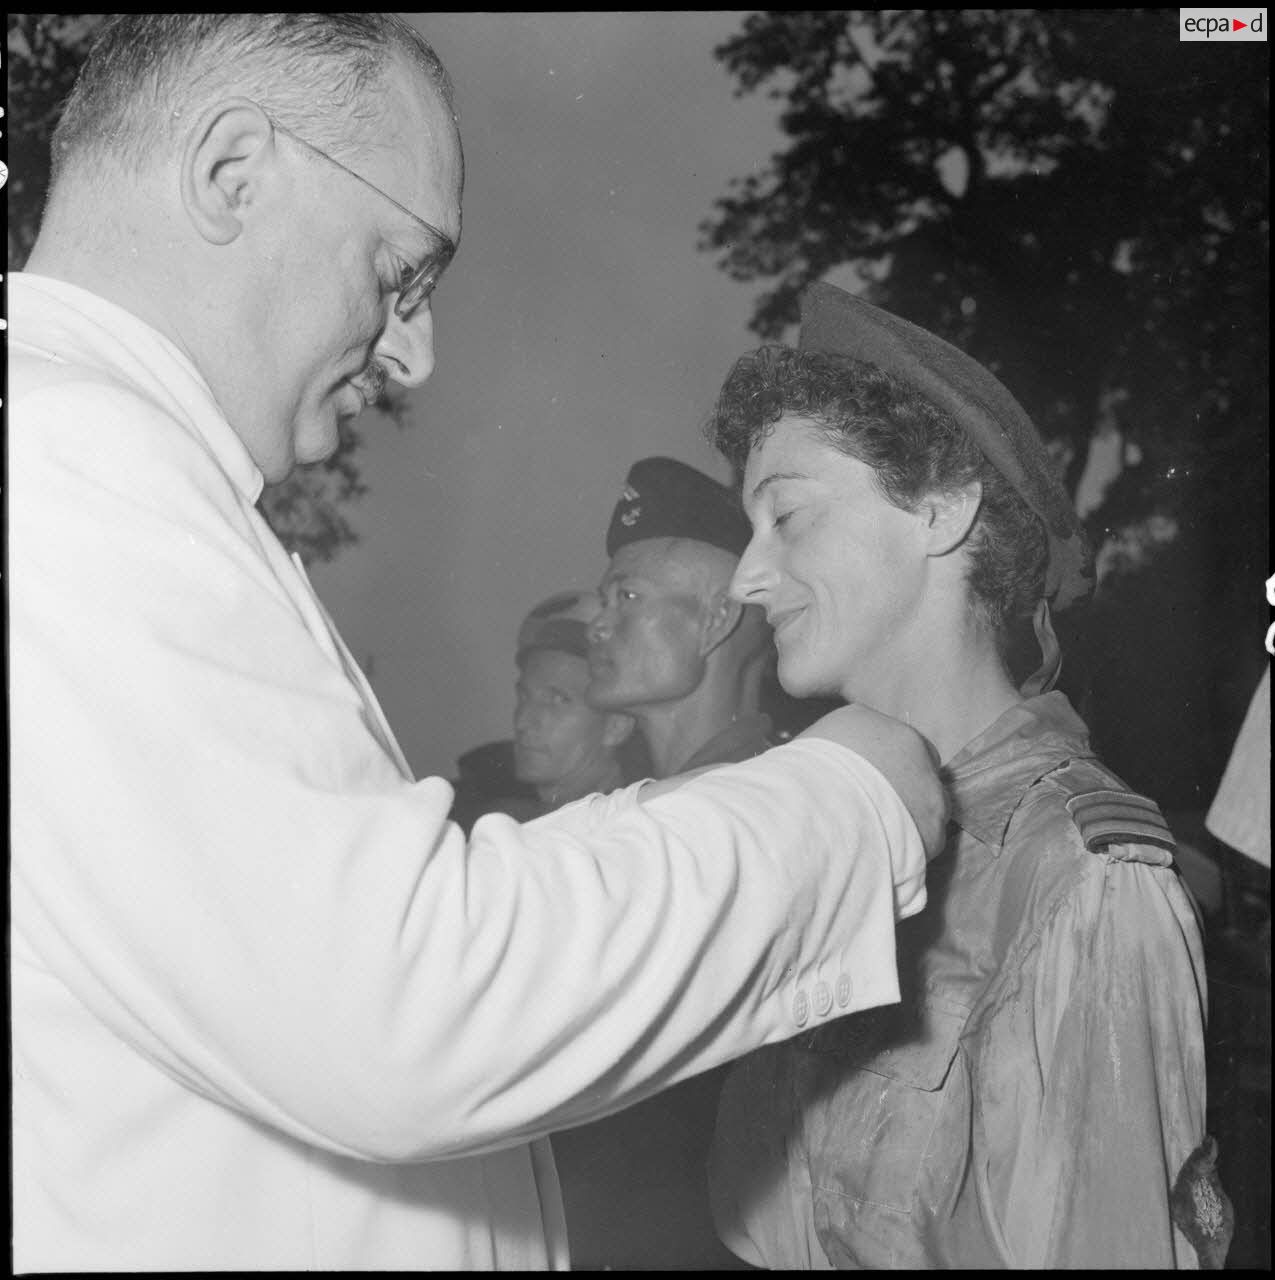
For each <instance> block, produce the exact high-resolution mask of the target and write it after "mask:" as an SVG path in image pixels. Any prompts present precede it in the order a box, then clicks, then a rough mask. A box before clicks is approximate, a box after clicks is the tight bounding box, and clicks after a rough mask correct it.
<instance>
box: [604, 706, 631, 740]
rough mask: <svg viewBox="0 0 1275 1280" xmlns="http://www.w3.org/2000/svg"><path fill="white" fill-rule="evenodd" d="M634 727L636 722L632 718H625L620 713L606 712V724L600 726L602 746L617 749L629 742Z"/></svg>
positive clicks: (622, 713)
mask: <svg viewBox="0 0 1275 1280" xmlns="http://www.w3.org/2000/svg"><path fill="white" fill-rule="evenodd" d="M636 727H637V721H636V720H635V719H634V718H633V717H632V716H626V715H625V714H624V712H622V711H608V712H607V719H606V724H604V725H603V726H602V745H603V746H604V747H618V746H619V745H620V744H621V743H622V742H627V741H628V740H629V735H630V734H632V732H633V730H634V729H635V728H636Z"/></svg>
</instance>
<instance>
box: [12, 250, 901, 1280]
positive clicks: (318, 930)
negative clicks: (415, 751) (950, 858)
mask: <svg viewBox="0 0 1275 1280" xmlns="http://www.w3.org/2000/svg"><path fill="white" fill-rule="evenodd" d="M9 289H10V293H9V300H10V314H9V320H10V330H9V339H10V345H9V356H10V368H9V372H10V397H11V398H10V409H11V415H10V422H9V439H8V445H9V457H8V462H9V467H8V479H9V493H8V495H7V497H8V500H9V528H8V534H9V542H8V548H7V549H8V569H9V579H8V583H7V586H8V591H9V637H8V638H9V656H10V663H11V665H10V715H11V735H12V736H11V753H10V804H11V832H10V847H11V859H10V919H11V924H10V982H11V1011H12V1013H11V1016H12V1039H11V1049H12V1071H13V1093H14V1097H13V1108H12V1124H13V1138H12V1186H13V1249H14V1252H13V1264H14V1267H15V1269H16V1270H18V1271H24V1270H53V1271H56V1270H116V1271H130V1270H175V1271H181V1270H208V1269H218V1270H227V1271H238V1270H244V1271H251V1270H270V1269H326V1270H361V1269H382V1268H385V1269H391V1268H418V1269H439V1270H449V1269H453V1268H478V1269H488V1268H494V1267H505V1268H531V1267H545V1266H562V1265H564V1264H565V1262H566V1251H565V1244H564V1229H563V1223H562V1213H561V1203H560V1199H559V1194H558V1187H557V1180H556V1177H555V1175H554V1170H553V1163H552V1158H551V1155H550V1152H549V1149H548V1144H547V1143H546V1142H543V1141H539V1140H538V1139H540V1138H541V1137H542V1136H543V1135H544V1134H546V1133H548V1132H550V1131H552V1130H554V1129H557V1128H561V1127H562V1126H563V1125H567V1124H571V1123H575V1122H578V1121H583V1120H590V1119H594V1118H596V1117H598V1116H600V1115H602V1114H604V1113H606V1112H607V1111H608V1110H610V1109H612V1108H614V1107H617V1106H622V1105H625V1104H626V1103H629V1102H632V1101H635V1100H637V1099H640V1098H641V1097H644V1096H646V1095H647V1094H649V1093H650V1092H653V1091H654V1090H656V1089H659V1088H661V1087H664V1086H666V1085H668V1084H670V1083H672V1082H674V1081H676V1080H678V1079H681V1078H683V1077H685V1076H688V1075H691V1074H694V1073H695V1072H697V1071H702V1070H705V1069H707V1068H709V1067H712V1066H715V1065H716V1064H717V1063H719V1062H721V1061H723V1060H725V1059H726V1058H729V1057H732V1056H736V1055H738V1054H739V1053H741V1052H744V1051H746V1050H747V1049H750V1048H753V1047H756V1046H757V1045H759V1044H762V1043H765V1042H767V1041H768V1040H773V1039H777V1038H780V1037H782V1036H785V1035H788V1034H791V1032H792V1030H793V1020H792V1002H793V1000H794V998H795V997H796V995H797V994H799V993H800V992H801V990H803V989H804V988H805V987H806V986H807V985H808V984H809V983H811V982H813V981H814V980H815V977H816V974H818V973H819V972H822V971H823V970H825V969H829V970H839V971H840V970H844V971H847V972H853V973H855V974H858V975H860V976H861V977H862V990H861V993H860V994H861V1000H862V1005H863V1007H868V1006H870V1005H872V1004H875V1003H878V1002H880V1001H885V1000H892V999H896V998H897V991H898V988H897V978H896V973H895V967H894V960H893V901H892V898H893V893H894V886H893V882H894V881H897V880H898V879H899V878H900V877H902V878H904V879H905V880H908V881H909V882H912V881H916V880H917V878H918V877H922V878H923V874H924V854H923V851H922V849H921V847H920V843H919V839H918V835H917V832H916V828H915V824H914V823H913V822H912V820H911V818H910V817H909V816H908V815H907V813H906V811H905V810H904V808H903V806H902V805H901V803H900V801H899V799H898V797H897V796H896V795H895V793H894V792H893V790H891V788H890V787H889V786H888V784H887V783H886V782H885V780H884V778H882V776H881V775H880V773H878V772H877V771H876V770H875V769H873V768H872V766H871V765H869V764H867V763H866V762H865V761H863V760H861V759H860V758H859V757H858V756H856V755H854V754H853V753H851V752H848V751H845V750H844V749H842V748H840V747H836V746H834V745H833V744H831V743H820V742H815V741H810V740H807V741H805V742H804V743H794V744H791V746H785V747H782V748H778V749H777V750H776V751H775V752H773V753H771V754H770V755H769V756H768V757H766V758H765V759H764V760H756V761H752V762H749V763H746V764H741V765H738V766H734V767H733V768H732V769H729V770H722V771H719V772H718V773H716V774H714V775H710V776H708V777H706V778H704V779H701V780H697V781H696V782H695V783H693V784H691V785H688V786H686V787H683V788H681V789H680V790H678V791H677V792H674V793H671V794H669V795H665V796H660V797H658V798H656V799H652V800H649V801H646V802H639V800H638V797H637V794H636V788H630V789H628V790H626V791H622V792H619V793H617V794H615V795H613V796H610V797H599V798H596V799H595V800H593V801H585V802H580V803H578V804H576V805H571V806H567V807H565V808H564V809H562V810H560V811H558V812H557V813H555V814H552V815H550V816H549V817H546V818H542V819H539V820H538V821H536V822H533V823H529V824H527V825H526V826H523V827H519V826H518V825H517V824H516V823H514V822H513V821H512V820H511V819H509V818H508V817H506V816H503V815H492V816H489V817H485V818H482V819H480V820H479V821H478V822H477V823H476V824H475V829H474V834H473V838H472V839H471V840H470V841H469V842H468V844H467V843H466V841H465V839H464V837H463V835H462V833H461V831H460V829H459V828H458V827H457V826H456V825H455V824H453V823H450V822H448V821H447V813H448V810H449V808H450V806H451V802H452V790H451V787H450V786H448V784H447V783H446V782H445V781H443V780H441V779H438V778H426V779H423V780H421V781H413V780H412V778H411V774H410V770H409V769H408V766H407V763H406V761H405V760H404V759H403V755H402V752H401V751H400V750H399V748H398V744H397V743H396V742H395V740H394V735H393V733H392V732H391V730H390V728H389V725H388V724H387V723H386V722H385V718H384V717H383V716H382V714H381V712H380V709H379V708H378V707H377V705H376V700H375V698H374V697H373V695H372V691H371V689H370V688H369V687H368V685H367V682H366V681H365V680H364V679H363V676H362V673H361V672H360V671H359V669H358V666H357V664H356V663H355V662H354V661H353V659H352V658H351V657H350V654H349V652H348V650H347V649H346V647H345V645H344V644H343V643H342V642H341V638H340V636H339V635H338V634H337V632H336V630H335V628H333V627H332V625H331V623H330V620H329V619H328V618H327V617H326V614H325V613H324V611H323V608H322V605H321V604H320V603H319V601H318V600H317V598H316V597H315V596H314V595H313V593H312V592H311V590H310V588H309V585H308V584H307V582H306V580H305V576H304V573H303V572H302V571H301V569H300V566H299V564H298V563H296V562H294V561H293V560H291V559H290V558H289V557H288V556H287V554H286V553H285V552H284V550H283V548H282V547H281V546H280V545H279V543H278V541H277V539H276V538H275V537H274V535H273V533H271V531H270V530H269V528H268V527H267V526H266V524H265V522H264V521H263V520H262V519H261V516H260V514H259V513H258V511H257V510H256V508H255V502H256V500H257V498H258V496H259V495H260V492H261V486H262V477H261V473H260V472H259V471H258V470H257V468H256V466H255V465H254V464H253V462H252V459H251V457H250V455H249V454H248V452H247V451H246V449H245V448H244V446H243V444H242V442H241V441H240V440H239V438H238V436H237V435H236V434H235V432H234V431H233V429H232V428H231V427H230V425H229V424H228V423H227V422H226V420H225V418H224V417H223V415H222V414H221V412H220V410H219V409H218V407H217V405H216V402H215V401H214V399H213V397H212V394H211V392H210V391H209V388H208V386H207V385H206V383H205V382H204V381H203V379H202V378H201V377H200V375H199V373H198V371H197V370H196V369H195V367H194V366H193V364H192V363H191V361H190V360H189V359H188V358H187V357H186V355H185V354H184V353H183V352H182V351H181V350H180V349H179V348H178V347H177V346H176V345H174V344H173V343H172V342H170V341H169V340H168V339H166V338H165V337H163V336H162V335H161V334H159V333H157V332H156V331H155V330H154V329H152V328H151V327H150V326H148V325H147V324H145V323H143V322H142V321H141V320H140V319H139V318H138V317H136V316H134V315H132V314H130V313H129V312H127V311H125V310H123V309H121V308H119V307H117V306H114V305H112V304H111V303H109V302H106V301H105V300H103V299H101V298H98V297H96V296H95V295H93V294H91V293H88V292H86V291H84V290H82V289H78V288H76V287H74V286H72V285H68V284H65V283H62V282H58V281H54V280H49V279H44V278H41V277H38V276H29V275H21V274H19V275H16V276H12V277H10V281H9ZM821 792H824V793H827V792H835V793H837V796H836V798H834V799H833V800H831V801H830V802H828V803H819V802H818V796H819V794H820V793H821ZM788 809H793V810H794V812H791V813H789V812H786V810H788ZM847 842H849V843H850V844H851V845H857V846H858V849H857V856H852V857H851V858H850V859H849V862H848V863H847V861H846V859H845V858H844V856H843V855H842V853H841V851H842V850H844V849H845V848H846V846H847ZM846 901H849V902H851V903H853V904H854V910H853V911H852V912H850V913H848V914H847V915H842V914H841V913H839V912H838V911H837V910H836V907H837V906H838V905H839V904H843V903H844V902H846Z"/></svg>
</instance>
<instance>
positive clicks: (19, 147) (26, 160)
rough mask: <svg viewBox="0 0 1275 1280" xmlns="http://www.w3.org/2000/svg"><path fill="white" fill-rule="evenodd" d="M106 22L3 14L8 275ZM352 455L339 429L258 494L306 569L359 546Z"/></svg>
mask: <svg viewBox="0 0 1275 1280" xmlns="http://www.w3.org/2000/svg"><path fill="white" fill-rule="evenodd" d="M104 17H105V15H104V14H97V13H36V14H32V13H16V14H10V15H9V27H8V49H7V52H8V75H9V105H8V108H7V117H6V119H7V123H8V126H9V136H8V142H9V160H8V163H9V182H8V206H9V208H8V212H9V228H8V250H9V266H10V269H11V270H20V269H21V267H22V264H23V263H24V262H25V261H26V259H27V256H28V255H29V254H30V252H31V248H32V246H33V245H34V244H35V239H36V235H37V233H38V231H39V228H40V215H41V210H42V209H43V206H44V196H45V192H46V191H47V189H48V184H49V139H50V137H51V136H52V133H53V128H54V126H55V125H56V123H57V120H58V117H59V115H60V113H61V110H62V106H63V104H64V102H65V101H66V97H67V94H69V93H70V91H71V87H72V85H73V84H74V83H75V77H76V75H77V74H78V72H79V69H80V65H81V63H82V62H83V61H84V58H85V56H86V55H87V53H88V50H89V46H90V45H91V44H92V41H93V36H94V34H95V33H96V31H97V28H98V27H99V26H100V25H101V22H102V19H103V18H104ZM378 408H382V409H383V410H384V411H385V412H386V413H388V414H389V415H390V416H391V417H393V418H394V419H395V420H396V421H397V422H399V423H400V425H401V423H402V407H401V402H396V401H392V400H386V402H385V403H384V404H383V405H380V406H378ZM358 449H359V435H358V432H357V430H356V429H355V427H354V426H353V425H351V424H350V423H343V424H342V426H341V444H340V447H339V449H338V450H337V452H336V453H335V454H333V456H332V457H331V458H329V459H328V460H327V461H326V462H324V463H321V464H319V465H317V466H310V467H303V468H298V469H297V470H296V471H294V472H293V474H292V475H291V476H290V477H289V478H288V479H287V480H285V481H284V482H283V483H282V484H277V485H271V486H269V487H268V488H267V489H266V490H265V492H264V494H263V495H262V499H261V504H260V506H261V512H262V514H263V515H264V516H265V518H266V519H267V520H268V521H269V522H270V525H271V527H272V528H273V529H274V530H275V532H276V533H277V534H278V535H279V538H280V539H281V541H282V542H283V543H284V544H285V545H286V546H287V547H289V549H291V550H295V551H297V552H298V553H299V554H300V555H301V556H302V558H303V559H304V560H306V561H307V562H310V563H313V562H315V561H323V560H331V559H332V558H333V557H334V556H336V555H337V554H338V553H339V552H340V551H341V549H342V548H343V547H346V546H349V545H350V544H352V543H354V542H356V541H357V540H358V535H357V534H356V533H355V531H354V529H353V527H352V526H351V524H350V522H349V520H348V518H347V512H348V509H349V505H350V503H351V502H353V501H354V500H356V499H357V498H358V497H359V496H360V495H361V494H363V493H364V492H365V485H364V484H363V482H362V479H361V478H360V472H359V465H358V457H357V454H358Z"/></svg>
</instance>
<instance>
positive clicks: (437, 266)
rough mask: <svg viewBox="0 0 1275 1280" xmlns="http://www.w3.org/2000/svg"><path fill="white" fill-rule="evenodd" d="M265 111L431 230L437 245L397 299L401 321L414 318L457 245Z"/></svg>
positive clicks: (292, 135)
mask: <svg viewBox="0 0 1275 1280" xmlns="http://www.w3.org/2000/svg"><path fill="white" fill-rule="evenodd" d="M263 114H264V115H265V116H266V119H267V120H269V121H270V123H271V124H272V125H273V126H274V127H275V128H276V129H277V130H278V131H279V132H280V133H285V134H287V135H288V137H289V138H291V139H292V140H293V142H297V143H300V144H301V146H303V147H304V148H305V149H306V150H307V151H310V152H313V153H314V154H315V155H316V156H320V157H322V158H323V159H324V160H326V161H328V162H329V163H330V164H334V165H336V167H337V168H338V169H344V170H345V172H346V173H348V174H349V175H350V177H351V178H357V179H358V180H359V181H360V182H361V183H362V184H363V185H364V186H365V187H371V188H372V190H373V191H375V192H376V193H377V195H379V196H383V197H384V198H385V199H386V200H388V201H389V202H390V204H392V205H393V206H394V207H395V208H396V209H400V210H401V211H402V212H403V213H405V214H407V216H408V217H409V218H411V219H412V221H413V222H416V223H418V224H419V225H420V226H422V227H424V228H425V230H426V231H427V232H429V235H430V238H431V239H432V240H433V241H434V242H435V244H436V247H435V248H434V249H432V250H431V251H430V252H429V253H428V254H427V255H426V258H425V261H424V262H422V263H421V265H420V266H419V267H417V268H416V270H415V271H413V272H412V273H411V275H409V276H408V278H407V279H406V280H405V281H404V282H403V283H402V284H400V285H399V287H398V290H397V297H396V298H395V299H394V314H395V315H396V316H398V318H399V319H400V320H407V319H410V318H411V315H412V313H413V312H414V311H415V310H416V308H417V307H419V306H420V305H421V303H422V302H424V301H425V299H426V298H428V297H429V295H430V294H431V293H433V292H434V286H435V285H436V284H438V281H439V279H440V278H441V277H442V274H443V272H444V271H446V270H447V266H448V264H449V263H450V262H451V260H452V258H453V257H455V256H456V246H455V245H454V244H453V243H452V242H451V240H450V239H449V238H448V237H447V236H445V235H444V234H443V233H442V232H441V231H439V229H438V228H437V227H432V226H430V224H429V223H428V222H426V221H425V219H424V218H422V217H419V216H418V215H417V214H414V213H413V212H412V211H411V210H410V209H409V208H407V206H406V205H401V204H399V202H398V201H397V200H395V199H394V197H393V196H392V195H390V194H389V193H388V192H385V191H382V190H381V188H380V187H378V186H377V185H376V183H375V182H369V181H368V180H367V179H366V178H365V177H363V175H362V174H360V173H355V172H354V170H353V169H351V168H350V167H349V166H348V165H344V164H342V163H341V162H340V161H339V160H338V159H336V158H335V157H334V156H330V155H328V153H327V152H326V151H323V150H320V148H318V147H316V146H315V145H314V144H313V143H312V142H307V141H306V140H305V139H304V138H302V137H300V136H299V135H298V134H295V133H293V132H292V130H291V129H289V128H286V127H285V126H284V125H281V124H280V123H279V122H278V121H277V120H276V119H274V117H273V116H271V115H269V114H268V113H266V112H264V111H263Z"/></svg>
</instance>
